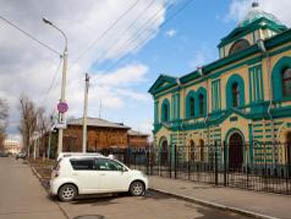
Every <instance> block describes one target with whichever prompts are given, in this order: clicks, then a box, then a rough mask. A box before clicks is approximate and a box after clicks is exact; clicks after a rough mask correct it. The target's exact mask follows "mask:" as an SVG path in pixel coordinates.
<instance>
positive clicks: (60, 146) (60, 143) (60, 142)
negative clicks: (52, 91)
mask: <svg viewBox="0 0 291 219" xmlns="http://www.w3.org/2000/svg"><path fill="white" fill-rule="evenodd" d="M42 20H43V22H44V23H46V24H48V25H50V26H52V27H54V28H55V29H56V30H57V31H59V32H60V33H61V34H62V36H63V37H64V38H65V48H64V52H63V73H62V86H61V99H60V102H65V98H66V78H67V61H68V60H67V59H68V38H67V36H66V34H65V33H64V31H62V30H61V29H60V28H58V27H57V26H56V25H55V24H53V23H52V22H51V21H49V20H48V19H46V18H43V19H42ZM65 121H66V120H65V113H61V112H59V123H61V124H64V123H65ZM63 128H64V127H62V126H60V127H59V132H58V151H57V153H58V154H60V153H61V152H62V151H63Z"/></svg>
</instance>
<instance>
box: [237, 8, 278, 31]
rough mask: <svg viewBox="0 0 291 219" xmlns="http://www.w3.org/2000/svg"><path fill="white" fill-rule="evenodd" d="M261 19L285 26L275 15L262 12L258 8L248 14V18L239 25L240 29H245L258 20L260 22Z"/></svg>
mask: <svg viewBox="0 0 291 219" xmlns="http://www.w3.org/2000/svg"><path fill="white" fill-rule="evenodd" d="M260 18H266V19H268V20H270V21H272V22H274V23H276V24H278V25H283V24H282V23H281V21H279V19H277V18H276V17H275V16H274V15H272V14H270V13H267V12H265V11H262V10H260V9H257V8H253V9H251V10H250V11H249V13H248V14H247V16H246V17H245V18H244V19H243V20H242V21H241V22H240V23H239V27H245V26H247V25H249V24H251V23H253V22H255V21H257V20H259V19H260Z"/></svg>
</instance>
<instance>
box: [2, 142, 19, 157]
mask: <svg viewBox="0 0 291 219" xmlns="http://www.w3.org/2000/svg"><path fill="white" fill-rule="evenodd" d="M21 150H22V146H21V143H20V142H19V141H17V140H12V139H6V140H5V141H4V151H5V152H8V153H12V154H17V153H19V152H21Z"/></svg>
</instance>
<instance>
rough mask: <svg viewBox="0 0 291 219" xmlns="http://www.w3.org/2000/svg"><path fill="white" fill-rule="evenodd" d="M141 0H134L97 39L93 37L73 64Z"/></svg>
mask: <svg viewBox="0 0 291 219" xmlns="http://www.w3.org/2000/svg"><path fill="white" fill-rule="evenodd" d="M140 1H141V0H137V1H135V2H134V3H133V4H132V5H131V6H130V7H129V8H128V9H127V10H126V11H124V13H122V14H121V15H120V16H119V17H118V18H117V19H116V20H115V21H114V22H113V23H112V24H111V25H110V26H109V27H108V28H107V29H106V30H105V31H104V32H103V33H102V34H101V35H100V36H98V38H97V39H95V40H94V41H93V42H92V43H91V44H90V45H89V46H88V47H87V48H86V49H85V50H84V51H83V52H82V53H81V55H79V56H78V57H77V58H76V59H75V60H74V61H73V64H72V65H71V66H73V65H75V64H76V63H77V62H78V61H79V60H80V59H81V58H82V57H83V56H84V55H85V54H86V53H87V52H88V51H89V50H90V49H92V48H93V47H94V46H95V44H96V43H97V42H98V41H100V40H101V39H103V37H104V36H105V35H106V34H107V33H108V32H109V31H110V30H112V29H113V28H114V27H115V26H116V25H117V24H118V23H119V22H120V21H121V20H122V18H123V17H125V16H126V15H127V14H128V13H129V12H130V11H131V10H132V9H133V8H135V6H136V5H137V4H138V3H139V2H140Z"/></svg>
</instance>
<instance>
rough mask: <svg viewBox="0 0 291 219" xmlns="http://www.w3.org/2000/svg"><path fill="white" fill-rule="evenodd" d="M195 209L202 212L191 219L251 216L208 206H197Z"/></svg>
mask: <svg viewBox="0 0 291 219" xmlns="http://www.w3.org/2000/svg"><path fill="white" fill-rule="evenodd" d="M197 211H198V212H199V213H200V214H202V216H198V217H194V218H193V219H209V218H215V219H251V217H247V216H243V215H239V214H236V213H233V212H230V211H222V210H219V209H214V208H208V207H205V208H203V207H198V208H197Z"/></svg>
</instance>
